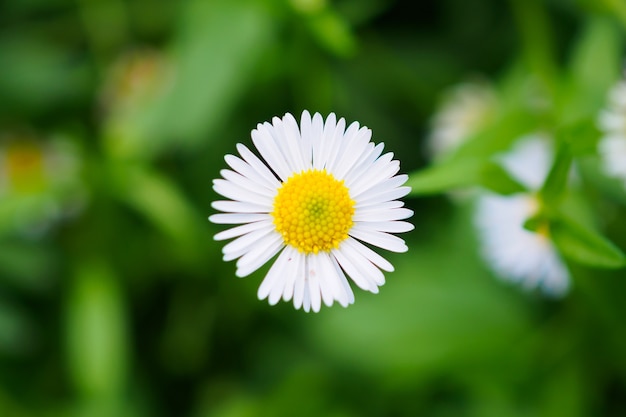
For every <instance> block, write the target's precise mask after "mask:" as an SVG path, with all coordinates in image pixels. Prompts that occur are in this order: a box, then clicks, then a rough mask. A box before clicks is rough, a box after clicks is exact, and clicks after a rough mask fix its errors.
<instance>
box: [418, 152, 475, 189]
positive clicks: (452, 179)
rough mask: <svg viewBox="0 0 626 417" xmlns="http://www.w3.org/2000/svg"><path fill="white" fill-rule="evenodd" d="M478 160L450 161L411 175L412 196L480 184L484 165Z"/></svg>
mask: <svg viewBox="0 0 626 417" xmlns="http://www.w3.org/2000/svg"><path fill="white" fill-rule="evenodd" d="M483 163H484V162H483V161H480V160H477V159H470V158H467V159H461V160H459V161H452V160H449V161H448V162H443V163H441V164H439V165H434V166H432V167H430V168H426V169H424V170H422V171H417V172H414V173H412V174H410V175H409V180H408V181H407V183H406V185H408V186H409V187H411V195H424V194H437V193H441V192H444V191H449V190H451V189H454V188H460V187H468V186H471V185H474V184H476V183H477V182H478V179H479V177H480V172H481V168H482V164H483Z"/></svg>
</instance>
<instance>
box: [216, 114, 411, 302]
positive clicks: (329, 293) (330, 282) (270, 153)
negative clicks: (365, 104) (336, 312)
mask: <svg viewBox="0 0 626 417" xmlns="http://www.w3.org/2000/svg"><path fill="white" fill-rule="evenodd" d="M371 135H372V132H371V130H369V129H368V128H366V127H359V124H358V123H356V122H354V123H352V124H351V125H350V126H349V127H348V128H347V129H346V122H345V120H344V119H343V118H341V119H339V120H337V119H336V117H335V115H334V114H332V113H331V114H330V115H329V116H328V118H327V119H326V121H324V120H323V119H322V116H321V115H320V114H319V113H316V114H314V115H313V117H311V115H310V114H309V112H307V111H304V112H303V113H302V119H301V121H300V126H298V123H297V122H296V120H295V119H294V117H293V116H292V115H291V114H289V113H287V114H286V115H285V116H284V117H283V118H282V119H280V118H278V117H275V118H274V119H273V120H272V123H271V124H270V123H268V122H266V123H263V124H259V125H258V126H257V128H256V129H254V130H253V131H252V142H253V144H254V146H255V147H256V149H257V150H258V152H259V154H260V156H261V158H259V157H257V156H256V155H255V154H254V153H253V152H251V151H250V150H249V149H248V148H247V147H245V146H244V145H242V144H237V150H238V152H239V155H240V157H237V156H234V155H226V157H225V160H226V163H227V164H228V165H229V166H230V168H231V169H230V170H228V169H226V170H222V171H221V175H222V177H223V178H222V179H216V180H214V181H213V189H214V190H215V191H216V192H217V193H218V194H220V195H222V196H224V197H226V198H227V199H228V200H224V201H215V202H213V204H212V207H213V208H214V209H216V210H219V211H221V212H223V213H219V214H214V215H212V216H210V217H209V220H210V221H212V222H213V223H219V224H237V225H239V226H236V227H233V228H231V229H228V230H225V231H223V232H220V233H218V234H217V235H215V239H216V240H225V239H232V238H235V240H233V241H232V242H230V243H228V244H226V245H225V246H224V248H223V251H222V252H223V253H224V260H225V261H230V260H234V259H238V260H237V271H236V275H237V276H239V277H245V276H247V275H250V274H251V273H252V272H254V271H256V270H257V269H259V268H260V267H261V266H263V265H264V264H265V263H267V262H268V261H270V260H271V259H272V258H274V256H276V255H278V257H277V258H276V261H275V262H274V263H273V265H272V266H271V268H270V269H269V271H268V273H267V275H266V276H265V278H264V280H263V282H262V283H261V285H260V287H259V290H258V297H259V299H265V298H268V300H269V303H270V304H272V305H273V304H276V303H277V302H278V301H279V300H280V299H281V298H282V299H284V300H285V301H290V300H293V304H294V306H295V308H296V309H299V308H301V307H302V308H303V309H304V310H305V311H309V310H313V311H315V312H317V311H319V310H320V307H321V303H322V302H323V303H324V304H326V305H327V306H330V305H332V304H333V302H334V301H337V302H338V303H339V304H341V305H342V306H344V307H346V306H348V305H349V304H352V303H353V302H354V294H353V292H352V289H351V287H350V285H349V283H348V280H347V278H346V277H349V278H350V279H351V280H352V281H353V282H354V283H355V284H356V285H357V286H358V287H360V288H362V289H364V290H366V291H370V292H373V293H377V292H378V287H379V286H381V285H383V284H384V283H385V277H384V275H383V272H382V271H388V272H391V271H393V266H392V265H391V263H389V262H388V261H387V260H386V259H384V258H383V257H382V256H381V255H379V254H378V253H377V252H375V251H374V250H372V249H371V248H370V247H369V246H367V245H370V246H375V247H379V248H382V249H386V250H389V251H392V252H405V251H407V246H406V244H405V243H404V240H402V239H400V238H399V237H397V236H395V235H392V234H391V233H398V232H407V231H410V230H412V229H413V225H412V224H410V223H408V222H405V221H402V220H404V219H407V218H409V217H411V216H412V215H413V212H412V211H411V210H409V209H407V208H404V207H403V205H404V204H403V203H402V202H401V201H399V200H398V199H399V198H401V197H404V196H405V195H406V194H408V193H409V191H410V188H409V187H406V186H402V185H403V184H404V183H405V182H406V180H407V179H408V176H407V175H396V174H397V173H398V171H399V169H400V163H399V162H398V161H396V160H393V154H392V153H386V154H384V155H382V156H381V153H382V151H383V146H384V145H383V144H382V143H380V144H378V145H374V144H373V143H372V142H370V139H371ZM366 244H367V245H366Z"/></svg>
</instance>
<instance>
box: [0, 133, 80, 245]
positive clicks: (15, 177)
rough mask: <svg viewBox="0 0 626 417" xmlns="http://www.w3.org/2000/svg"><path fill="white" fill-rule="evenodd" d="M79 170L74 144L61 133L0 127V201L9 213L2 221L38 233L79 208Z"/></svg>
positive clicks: (21, 230) (33, 233)
mask: <svg viewBox="0 0 626 417" xmlns="http://www.w3.org/2000/svg"><path fill="white" fill-rule="evenodd" d="M80 170H81V160H80V155H79V153H78V150H77V149H76V147H75V146H74V144H73V143H72V142H70V141H69V140H67V139H65V138H62V137H52V138H50V139H48V140H43V138H39V137H37V136H35V135H33V134H31V133H15V132H7V133H0V204H2V205H3V206H4V207H5V208H8V211H5V213H10V215H11V219H10V221H9V222H8V223H5V224H10V225H11V227H10V229H16V230H18V231H19V232H24V233H25V234H27V235H32V236H38V235H40V234H41V232H45V231H46V230H48V228H49V227H50V226H51V225H52V224H53V223H55V221H57V220H60V219H63V218H69V217H72V216H74V215H76V214H78V213H79V212H80V210H81V209H82V207H83V206H84V204H85V190H84V186H83V183H82V181H81V180H80ZM0 229H1V228H0ZM0 233H2V230H0Z"/></svg>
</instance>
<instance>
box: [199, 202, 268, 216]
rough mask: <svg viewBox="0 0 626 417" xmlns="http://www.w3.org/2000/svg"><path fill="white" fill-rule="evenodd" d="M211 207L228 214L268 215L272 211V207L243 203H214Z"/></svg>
mask: <svg viewBox="0 0 626 417" xmlns="http://www.w3.org/2000/svg"><path fill="white" fill-rule="evenodd" d="M211 207H213V208H214V209H215V210H219V211H225V212H227V213H268V212H269V211H270V210H271V207H268V206H265V205H261V204H253V203H246V202H243V201H223V200H220V201H214V202H212V203H211Z"/></svg>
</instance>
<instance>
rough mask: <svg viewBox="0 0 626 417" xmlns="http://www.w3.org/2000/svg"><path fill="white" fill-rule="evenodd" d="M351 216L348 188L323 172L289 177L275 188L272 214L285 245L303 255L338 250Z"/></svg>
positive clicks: (346, 231)
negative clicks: (276, 192)
mask: <svg viewBox="0 0 626 417" xmlns="http://www.w3.org/2000/svg"><path fill="white" fill-rule="evenodd" d="M353 214H354V201H353V200H352V199H351V198H350V194H349V192H348V188H347V187H346V186H345V185H344V183H343V181H339V180H337V179H336V178H335V177H333V176H332V175H331V174H329V173H327V172H326V171H325V170H322V171H319V170H308V171H304V172H302V173H300V174H295V175H293V176H291V177H290V178H288V179H287V181H285V182H284V183H283V184H282V185H281V187H280V188H279V189H278V195H277V196H276V198H275V199H274V210H273V211H272V216H273V217H274V225H275V226H276V230H277V231H278V232H279V233H280V234H281V235H282V236H283V239H284V241H285V243H286V244H288V245H291V246H293V247H295V248H296V249H298V251H300V252H303V253H318V252H319V251H330V250H331V249H333V248H336V247H338V246H339V244H340V243H341V242H342V241H343V240H344V239H346V238H347V237H348V231H349V230H350V228H351V227H352V224H353V222H352V216H353Z"/></svg>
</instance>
